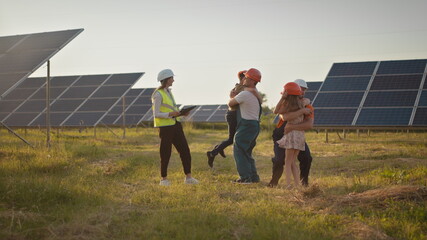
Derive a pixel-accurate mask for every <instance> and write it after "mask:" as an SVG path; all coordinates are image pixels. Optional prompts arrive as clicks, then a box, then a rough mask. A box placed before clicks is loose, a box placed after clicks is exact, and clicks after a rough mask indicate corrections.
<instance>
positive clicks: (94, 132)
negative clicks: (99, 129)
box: [93, 126, 96, 139]
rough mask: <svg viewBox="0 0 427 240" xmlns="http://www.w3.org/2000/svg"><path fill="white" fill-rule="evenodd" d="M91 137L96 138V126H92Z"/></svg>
mask: <svg viewBox="0 0 427 240" xmlns="http://www.w3.org/2000/svg"><path fill="white" fill-rule="evenodd" d="M93 137H94V138H95V139H96V126H94V127H93Z"/></svg>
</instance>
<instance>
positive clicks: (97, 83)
mask: <svg viewBox="0 0 427 240" xmlns="http://www.w3.org/2000/svg"><path fill="white" fill-rule="evenodd" d="M142 75H143V73H127V74H102V75H85V76H61V77H53V78H52V80H51V90H50V91H51V125H52V126H74V127H76V126H96V125H97V124H98V123H99V121H100V120H101V119H102V117H104V116H105V115H106V113H107V112H108V111H109V110H110V109H111V108H112V107H113V106H114V105H115V104H116V103H117V102H118V101H120V99H121V98H122V97H123V96H124V95H125V94H126V93H127V92H128V91H129V90H130V88H131V87H132V86H133V85H134V84H135V82H136V81H137V80H138V79H139V78H140V77H141V76H142ZM45 95H46V84H45V79H44V78H28V79H26V80H25V81H24V82H22V83H21V84H20V85H19V86H17V87H16V88H15V89H14V90H13V91H12V92H11V93H10V94H8V96H6V98H5V99H2V100H1V101H0V116H2V114H4V112H5V110H12V111H11V113H10V114H8V115H7V116H6V117H2V118H3V121H4V122H5V123H6V124H7V125H9V126H17V127H26V126H45V117H46V114H45V111H46V100H45ZM10 106H12V107H10Z"/></svg>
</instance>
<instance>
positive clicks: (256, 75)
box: [245, 68, 261, 82]
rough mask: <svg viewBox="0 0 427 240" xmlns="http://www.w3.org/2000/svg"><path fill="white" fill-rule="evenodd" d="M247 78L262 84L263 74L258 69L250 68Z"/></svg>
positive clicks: (246, 74)
mask: <svg viewBox="0 0 427 240" xmlns="http://www.w3.org/2000/svg"><path fill="white" fill-rule="evenodd" d="M245 77H247V78H250V79H252V80H254V81H255V82H261V72H260V71H259V70H258V69H256V68H250V69H249V70H248V71H247V72H246V73H245Z"/></svg>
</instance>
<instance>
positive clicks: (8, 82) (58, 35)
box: [0, 29, 83, 99]
mask: <svg viewBox="0 0 427 240" xmlns="http://www.w3.org/2000/svg"><path fill="white" fill-rule="evenodd" d="M82 31H83V29H74V30H66V31H57V32H45V33H35V34H25V35H18V36H7V37H0V66H1V68H0V99H2V98H4V97H5V96H7V94H9V92H10V91H11V90H12V89H13V88H15V87H16V86H17V85H19V83H20V82H22V81H24V80H25V79H26V78H27V77H28V76H29V75H30V74H31V73H33V72H34V71H35V70H37V69H38V68H39V67H40V66H41V65H42V64H43V63H45V62H46V61H47V60H49V59H50V58H51V57H52V56H54V55H55V54H56V53H57V52H58V51H59V50H60V49H62V48H63V47H64V46H65V45H67V44H68V43H69V42H70V41H71V40H72V39H74V38H75V37H76V36H77V35H78V34H80V33H81V32H82Z"/></svg>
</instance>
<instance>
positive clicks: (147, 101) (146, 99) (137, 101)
mask: <svg viewBox="0 0 427 240" xmlns="http://www.w3.org/2000/svg"><path fill="white" fill-rule="evenodd" d="M154 90H155V89H154V88H137V89H131V90H130V91H129V92H127V94H126V95H125V109H123V99H121V100H120V101H119V102H117V103H116V104H115V105H114V107H113V108H111V109H110V111H109V112H108V114H107V115H106V116H105V117H104V118H103V119H102V120H101V121H102V122H103V123H104V124H107V125H122V124H123V111H124V112H125V124H126V125H127V126H130V125H138V124H139V123H140V122H141V121H143V119H142V118H143V117H144V115H146V114H147V112H148V111H150V110H151V94H152V93H153V92H154Z"/></svg>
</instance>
